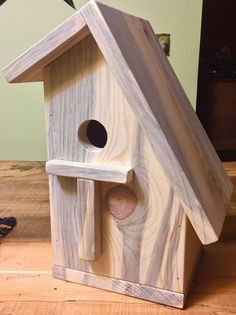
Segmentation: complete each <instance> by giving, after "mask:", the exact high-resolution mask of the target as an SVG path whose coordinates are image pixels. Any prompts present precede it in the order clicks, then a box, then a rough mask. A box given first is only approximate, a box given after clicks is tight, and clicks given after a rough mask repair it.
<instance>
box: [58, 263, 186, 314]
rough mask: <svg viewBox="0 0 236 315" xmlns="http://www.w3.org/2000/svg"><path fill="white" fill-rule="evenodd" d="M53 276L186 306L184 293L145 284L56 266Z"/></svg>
mask: <svg viewBox="0 0 236 315" xmlns="http://www.w3.org/2000/svg"><path fill="white" fill-rule="evenodd" d="M52 274H53V277H55V278H58V279H62V280H67V281H71V282H75V283H79V284H84V285H87V286H91V287H95V288H99V289H104V290H107V291H112V292H116V293H120V294H124V295H129V296H132V297H137V298H140V299H143V300H148V301H151V302H156V303H160V304H164V305H168V306H173V307H177V308H183V306H184V300H185V295H184V294H183V293H178V292H172V291H167V290H163V289H159V288H155V287H151V286H148V285H145V284H139V283H134V282H129V281H125V280H120V279H115V278H109V277H105V276H100V275H96V274H93V273H87V272H83V271H78V270H74V269H68V268H64V267H60V266H56V265H53V267H52Z"/></svg>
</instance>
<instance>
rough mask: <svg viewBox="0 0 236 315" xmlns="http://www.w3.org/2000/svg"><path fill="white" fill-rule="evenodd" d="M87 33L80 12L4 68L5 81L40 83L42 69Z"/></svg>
mask: <svg viewBox="0 0 236 315" xmlns="http://www.w3.org/2000/svg"><path fill="white" fill-rule="evenodd" d="M89 33H90V32H89V30H88V28H87V27H86V24H85V22H84V20H83V18H82V17H81V14H80V12H77V13H75V14H74V15H73V16H71V17H70V18H69V19H67V20H66V21H65V22H64V23H63V24H62V25H60V26H58V27H57V28H56V29H54V30H53V31H52V32H51V33H49V34H48V35H47V36H45V37H44V38H43V39H42V40H41V41H39V42H38V43H36V44H35V45H34V46H33V47H32V48H31V49H29V50H27V51H26V52H25V53H24V54H22V55H21V56H19V57H18V58H17V59H16V60H14V61H13V62H12V63H11V64H9V65H8V66H6V67H5V68H4V69H3V73H4V75H5V77H6V79H7V81H8V82H33V81H42V80H43V72H44V68H45V67H46V66H47V65H48V64H50V63H51V62H52V61H53V60H55V59H56V58H58V57H59V56H61V55H62V54H63V53H65V52H66V51H67V50H68V49H69V48H71V47H73V46H74V45H76V44H77V43H78V42H80V41H81V40H82V39H83V38H85V37H86V36H87V35H89Z"/></svg>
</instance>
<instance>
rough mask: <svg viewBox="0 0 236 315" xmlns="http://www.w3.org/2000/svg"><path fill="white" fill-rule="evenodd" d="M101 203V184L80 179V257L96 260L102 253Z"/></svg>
mask: <svg viewBox="0 0 236 315" xmlns="http://www.w3.org/2000/svg"><path fill="white" fill-rule="evenodd" d="M100 203H101V202H100V191H99V184H98V183H96V182H94V181H91V180H81V179H78V180H77V207H78V212H79V257H80V259H82V260H88V261H93V260H96V259H97V258H98V257H99V256H100V253H101V215H100Z"/></svg>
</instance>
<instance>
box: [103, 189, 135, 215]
mask: <svg viewBox="0 0 236 315" xmlns="http://www.w3.org/2000/svg"><path fill="white" fill-rule="evenodd" d="M137 202H138V201H137V196H136V194H135V193H134V192H133V190H132V189H130V188H129V187H127V186H123V185H118V186H115V187H113V188H112V189H111V190H110V191H109V192H108V194H107V207H108V210H109V211H110V213H111V214H112V215H113V216H114V217H115V218H117V219H120V220H121V219H126V218H128V217H129V216H130V215H131V214H132V213H133V212H134V210H135V208H136V206H137Z"/></svg>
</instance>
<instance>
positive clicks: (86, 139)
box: [78, 119, 107, 151]
mask: <svg viewBox="0 0 236 315" xmlns="http://www.w3.org/2000/svg"><path fill="white" fill-rule="evenodd" d="M78 137H79V141H80V142H81V143H82V144H83V145H84V146H85V147H86V148H87V149H90V150H95V151H97V150H100V149H102V148H104V147H105V145H106V143H107V131H106V129H105V127H104V126H103V125H102V124H101V123H100V122H99V121H97V120H93V119H91V120H86V121H84V122H83V123H82V124H81V125H80V127H79V130H78Z"/></svg>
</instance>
